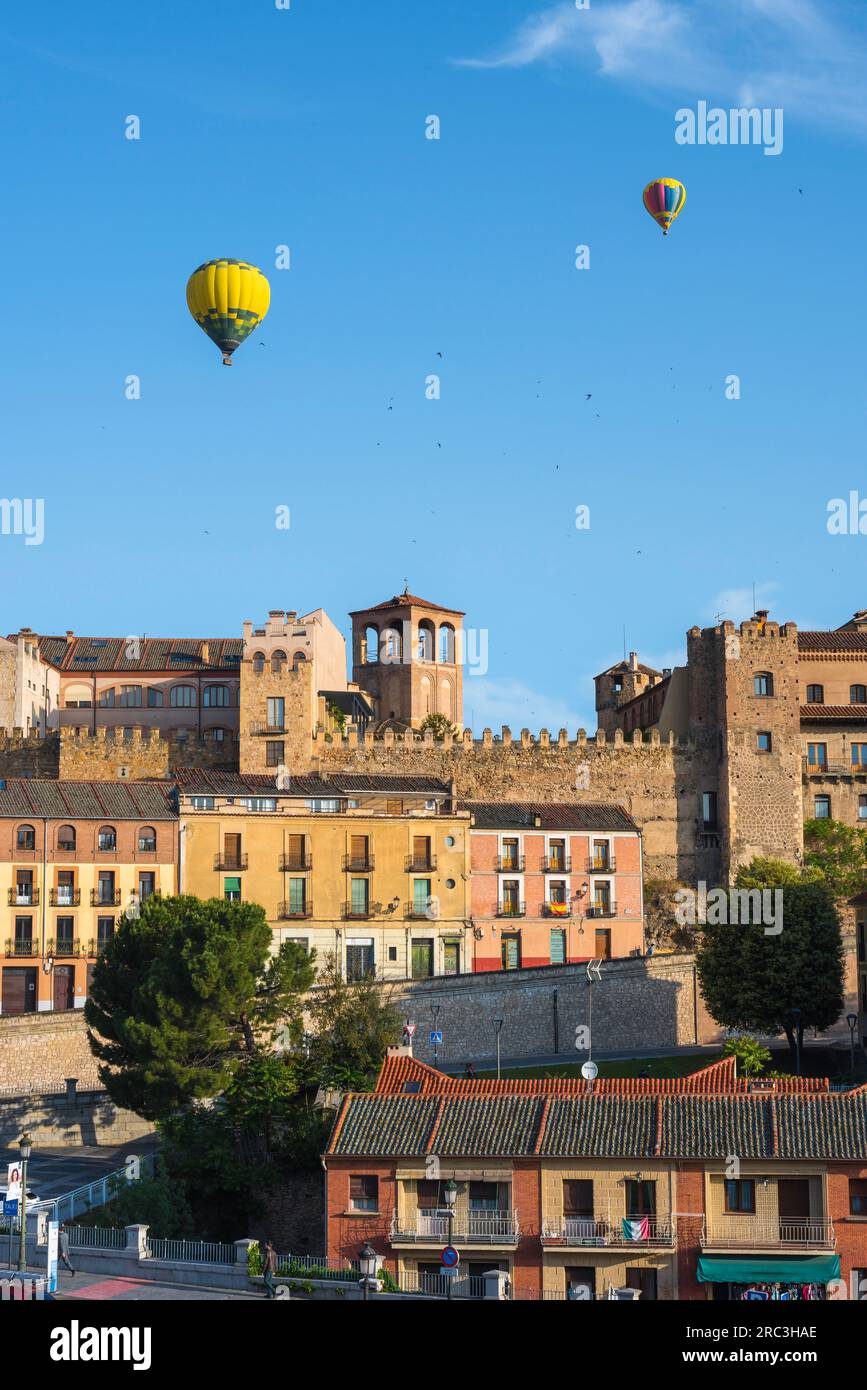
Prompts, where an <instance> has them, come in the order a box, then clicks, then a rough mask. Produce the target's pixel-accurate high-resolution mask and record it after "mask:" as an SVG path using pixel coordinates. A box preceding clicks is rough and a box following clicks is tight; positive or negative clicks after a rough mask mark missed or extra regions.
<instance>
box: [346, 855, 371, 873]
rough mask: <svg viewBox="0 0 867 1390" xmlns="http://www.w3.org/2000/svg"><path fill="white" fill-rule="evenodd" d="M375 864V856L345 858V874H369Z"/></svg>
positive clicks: (349, 856) (350, 856) (347, 856)
mask: <svg viewBox="0 0 867 1390" xmlns="http://www.w3.org/2000/svg"><path fill="white" fill-rule="evenodd" d="M374 863H375V860H374V856H373V854H364V855H355V856H353V855H351V854H344V856H343V872H344V873H345V874H367V873H370V870H371V869H372V868H373V866H374Z"/></svg>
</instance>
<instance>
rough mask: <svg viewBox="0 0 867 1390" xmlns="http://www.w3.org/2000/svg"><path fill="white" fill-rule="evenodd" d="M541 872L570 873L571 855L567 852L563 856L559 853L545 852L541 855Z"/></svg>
mask: <svg viewBox="0 0 867 1390" xmlns="http://www.w3.org/2000/svg"><path fill="white" fill-rule="evenodd" d="M542 872H543V873H545V874H571V872H572V856H571V854H567V855H566V857H565V858H563V856H562V855H559V854H545V855H543V856H542Z"/></svg>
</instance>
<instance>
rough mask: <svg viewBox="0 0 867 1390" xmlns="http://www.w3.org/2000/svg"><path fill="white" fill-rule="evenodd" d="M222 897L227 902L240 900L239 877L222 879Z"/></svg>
mask: <svg viewBox="0 0 867 1390" xmlns="http://www.w3.org/2000/svg"><path fill="white" fill-rule="evenodd" d="M223 897H224V898H225V899H226V902H229V903H239V902H240V901H241V880H240V879H239V878H224V879H223Z"/></svg>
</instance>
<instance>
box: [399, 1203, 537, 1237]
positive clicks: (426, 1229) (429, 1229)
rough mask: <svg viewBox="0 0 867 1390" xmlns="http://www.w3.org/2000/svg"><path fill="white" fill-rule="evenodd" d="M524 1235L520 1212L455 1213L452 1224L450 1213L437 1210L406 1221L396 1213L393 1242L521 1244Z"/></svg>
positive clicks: (420, 1212) (412, 1216) (407, 1218)
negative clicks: (519, 1218) (520, 1222)
mask: <svg viewBox="0 0 867 1390" xmlns="http://www.w3.org/2000/svg"><path fill="white" fill-rule="evenodd" d="M520 1234H521V1228H520V1225H519V1224H518V1213H517V1212H512V1211H473V1210H470V1211H469V1212H467V1211H463V1212H455V1213H454V1216H453V1218H452V1220H451V1221H450V1220H449V1216H448V1213H447V1212H445V1211H443V1210H441V1209H437V1210H435V1211H416V1212H412V1213H409V1214H408V1215H407V1216H406V1218H405V1219H404V1220H403V1221H399V1220H398V1215H397V1212H396V1211H395V1212H394V1215H393V1218H392V1223H391V1235H390V1239H391V1242H392V1244H394V1245H399V1244H401V1243H404V1244H428V1243H433V1242H436V1243H439V1244H444V1243H445V1242H446V1241H448V1240H451V1241H452V1242H453V1244H455V1245H517V1243H518V1239H519V1237H520Z"/></svg>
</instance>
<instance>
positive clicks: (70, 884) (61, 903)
mask: <svg viewBox="0 0 867 1390" xmlns="http://www.w3.org/2000/svg"><path fill="white" fill-rule="evenodd" d="M56 897H57V906H58V907H74V906H75V874H74V873H73V872H72V871H71V870H70V869H60V870H58V874H57V890H56Z"/></svg>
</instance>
